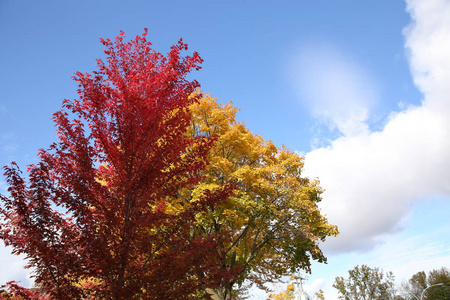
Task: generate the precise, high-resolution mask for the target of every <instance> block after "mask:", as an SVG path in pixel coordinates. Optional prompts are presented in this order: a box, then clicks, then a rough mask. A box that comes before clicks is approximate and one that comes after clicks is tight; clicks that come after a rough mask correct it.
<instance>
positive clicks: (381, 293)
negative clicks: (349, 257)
mask: <svg viewBox="0 0 450 300" xmlns="http://www.w3.org/2000/svg"><path fill="white" fill-rule="evenodd" d="M348 274H349V277H348V278H347V279H344V278H343V277H336V279H335V283H334V284H333V287H334V288H336V289H337V290H338V291H339V293H340V296H339V299H344V300H373V299H379V300H388V299H392V297H393V295H392V294H393V292H394V275H393V274H392V272H388V273H384V272H383V270H381V269H379V268H370V267H368V266H367V265H362V266H356V267H355V268H354V269H353V270H350V271H348Z"/></svg>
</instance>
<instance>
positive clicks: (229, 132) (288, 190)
mask: <svg viewBox="0 0 450 300" xmlns="http://www.w3.org/2000/svg"><path fill="white" fill-rule="evenodd" d="M190 109H191V112H192V126H191V129H190V132H191V134H192V136H205V137H215V142H214V146H213V147H212V148H211V150H210V152H209V154H208V161H209V162H210V163H209V165H208V166H207V167H206V169H205V171H204V178H203V180H202V182H201V184H199V185H198V186H196V188H195V189H194V190H193V191H192V192H189V193H186V194H185V195H184V197H188V198H195V197H196V195H198V194H201V193H202V191H203V190H204V189H210V190H215V189H216V188H220V187H221V186H223V185H226V184H231V183H232V184H233V185H234V186H235V189H234V191H233V195H232V197H230V198H229V199H228V200H227V201H225V202H223V204H221V205H218V206H215V207H214V209H213V210H211V211H209V212H207V213H206V212H203V213H201V214H199V216H198V223H197V229H198V230H199V232H201V233H206V234H219V235H223V234H228V235H229V239H228V240H224V241H225V242H226V243H225V244H224V245H223V246H222V252H220V253H219V254H220V255H221V256H222V259H223V260H224V262H225V263H224V265H223V269H224V270H229V271H230V272H232V273H233V274H236V276H235V277H234V278H233V279H232V280H231V281H229V282H226V283H223V284H222V285H221V287H220V289H216V290H215V291H214V293H215V294H216V295H217V296H218V297H219V298H221V299H228V297H231V295H232V294H233V291H232V290H233V287H236V286H239V285H241V284H242V283H243V282H244V281H248V282H250V283H256V284H257V285H258V286H259V287H261V288H264V285H263V284H264V283H268V282H273V281H276V280H278V279H279V278H281V277H282V276H286V275H290V274H293V273H295V272H296V271H298V270H299V269H304V270H306V271H309V267H310V262H311V259H316V260H318V261H319V262H326V257H325V256H324V255H323V253H322V251H321V250H320V248H319V242H320V241H324V240H325V239H326V238H327V237H328V236H335V235H337V234H338V232H337V228H336V226H334V225H331V224H329V223H328V222H327V219H326V217H325V216H323V215H322V214H321V212H320V209H319V207H318V203H319V202H320V201H321V197H320V195H321V193H322V189H321V188H320V186H319V183H318V181H315V180H310V179H308V178H306V177H304V176H302V168H303V157H301V156H299V155H298V154H297V153H295V152H292V151H290V150H289V149H287V148H286V147H284V146H283V147H281V148H279V147H276V146H275V145H274V144H273V143H272V142H271V141H266V140H264V139H263V138H262V137H261V136H259V135H256V134H254V133H252V132H251V131H250V130H249V129H248V128H247V127H246V126H245V124H244V123H240V122H237V121H236V112H237V109H236V107H234V106H233V105H232V103H231V102H229V103H225V104H220V103H218V102H217V99H215V98H213V97H211V96H210V95H208V94H205V95H204V96H203V97H202V98H201V99H200V101H199V102H197V103H194V104H192V105H191V107H190Z"/></svg>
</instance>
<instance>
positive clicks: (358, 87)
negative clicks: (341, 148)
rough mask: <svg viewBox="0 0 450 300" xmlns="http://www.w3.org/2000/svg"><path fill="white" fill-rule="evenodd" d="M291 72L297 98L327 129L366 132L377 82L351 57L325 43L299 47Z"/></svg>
mask: <svg viewBox="0 0 450 300" xmlns="http://www.w3.org/2000/svg"><path fill="white" fill-rule="evenodd" d="M293 61H294V63H293V64H292V65H291V74H292V76H293V78H294V81H293V82H294V86H295V89H297V92H298V94H299V97H300V99H301V101H302V102H303V103H304V104H305V105H306V106H308V107H309V108H310V109H311V111H312V113H313V114H314V115H315V117H316V118H317V119H318V120H320V121H321V122H323V123H324V124H325V125H326V126H327V127H328V129H329V130H331V131H334V130H337V131H339V132H340V133H341V134H343V135H345V136H353V135H359V134H361V133H366V132H367V131H368V127H367V124H366V121H367V120H368V118H369V111H370V109H371V108H373V107H374V106H375V105H376V103H377V102H378V100H377V97H378V92H377V86H376V84H375V83H374V80H373V79H372V78H371V77H370V75H369V74H368V73H367V72H366V71H365V70H364V69H363V68H361V67H360V66H359V64H357V63H356V62H355V61H354V60H353V59H352V58H350V57H348V56H347V55H345V54H344V53H343V52H342V51H340V50H339V49H338V48H337V47H335V46H333V45H329V44H317V45H314V44H310V45H307V46H304V47H302V49H301V50H300V52H299V53H298V55H297V56H296V57H295V58H294V59H293Z"/></svg>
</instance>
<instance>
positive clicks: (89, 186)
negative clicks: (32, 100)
mask: <svg viewBox="0 0 450 300" xmlns="http://www.w3.org/2000/svg"><path fill="white" fill-rule="evenodd" d="M146 34H147V30H145V33H144V34H143V35H142V36H137V37H136V38H135V39H133V40H131V41H130V42H124V41H123V38H124V33H123V32H121V34H120V36H118V37H117V38H116V40H115V41H114V42H112V41H110V40H109V39H107V40H101V42H102V43H103V44H104V45H105V46H106V48H107V50H106V51H105V53H106V55H107V58H106V62H104V61H102V60H101V59H99V60H98V61H97V65H98V68H99V70H98V71H96V72H93V73H92V74H88V73H80V72H77V73H76V74H75V76H74V80H76V81H77V82H78V83H79V85H78V86H79V89H78V93H79V95H80V97H79V99H75V100H64V102H63V110H62V111H59V112H57V113H55V114H54V121H55V123H56V127H57V132H58V138H59V142H58V143H54V144H53V145H52V146H51V147H50V149H49V150H42V149H41V150H40V152H39V156H40V159H41V160H40V162H39V163H38V164H37V165H31V166H29V170H28V172H29V183H26V182H25V180H24V179H23V178H22V177H21V172H20V170H19V168H18V167H17V165H15V164H14V163H13V164H12V165H11V166H10V167H5V170H6V171H5V175H6V178H7V182H8V184H9V186H10V188H9V189H8V190H9V193H10V196H9V197H7V196H3V195H0V198H1V200H2V202H3V207H2V208H0V215H2V216H3V222H2V223H1V224H0V226H1V227H0V238H1V239H2V240H3V241H4V242H5V244H6V245H11V246H12V247H13V249H14V250H13V253H15V254H22V253H24V254H26V255H27V259H28V262H29V264H28V266H29V267H33V268H34V270H35V273H34V276H35V280H36V282H37V283H38V284H39V285H40V287H41V289H42V290H43V291H45V292H46V293H47V297H50V299H58V300H63V299H191V298H197V297H198V296H196V293H197V292H198V291H201V290H204V289H205V288H206V287H214V285H215V284H216V283H217V282H219V281H220V280H221V279H223V276H227V275H229V274H221V273H220V272H219V271H218V270H220V266H219V265H220V259H218V255H217V249H218V246H217V245H218V243H219V242H220V239H222V238H223V237H222V236H213V235H209V236H208V235H204V236H199V237H195V236H192V233H191V232H192V230H191V228H192V226H193V224H194V222H195V215H196V214H197V213H199V212H201V211H205V210H208V208H210V207H211V206H213V205H214V204H215V203H217V202H220V201H223V200H224V199H225V198H227V197H228V196H229V194H230V189H231V188H230V187H228V186H224V187H223V188H222V189H221V190H218V191H216V192H214V193H213V192H207V193H205V196H204V197H203V199H202V200H201V201H197V202H195V203H189V202H188V203H184V205H185V210H183V211H181V212H179V213H177V214H175V213H173V212H169V211H167V204H166V201H167V199H169V198H170V197H172V196H173V195H175V194H177V192H178V191H179V190H180V189H183V188H190V187H192V186H193V185H195V184H196V183H197V182H198V181H199V177H200V173H201V171H202V170H203V169H204V166H205V164H206V163H207V162H206V158H205V157H206V154H207V152H208V150H209V149H210V147H211V144H212V140H211V139H208V138H204V137H197V138H188V137H187V135H186V128H187V126H189V123H190V115H189V110H188V106H189V105H190V104H192V103H193V102H194V101H198V97H200V95H198V94H194V95H196V96H191V95H193V91H194V90H195V89H196V88H197V87H198V86H199V84H198V83H197V82H196V81H188V80H187V79H186V75H187V74H188V73H189V72H190V71H191V70H192V69H199V68H200V64H201V62H202V59H201V58H200V56H199V55H198V54H197V53H196V52H194V53H193V54H192V56H181V52H182V51H183V50H186V49H187V45H186V44H184V43H183V42H182V41H181V40H180V41H179V42H178V44H176V45H174V46H172V47H171V51H170V52H169V53H168V54H167V56H164V55H162V54H161V53H159V52H156V51H154V50H153V49H152V48H151V43H150V42H148V41H147V40H146V38H145V36H146ZM214 249H216V250H214ZM30 299H32V298H30Z"/></svg>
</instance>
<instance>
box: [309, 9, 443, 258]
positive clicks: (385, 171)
mask: <svg viewBox="0 0 450 300" xmlns="http://www.w3.org/2000/svg"><path fill="white" fill-rule="evenodd" d="M407 2H408V11H409V12H410V13H411V16H412V20H413V22H412V24H411V25H410V26H409V27H408V28H407V29H406V30H405V37H406V47H407V48H408V50H409V52H410V59H411V69H412V73H413V76H414V80H415V82H416V84H417V85H418V87H419V88H420V90H421V91H422V92H423V93H424V100H423V103H422V105H421V106H420V107H411V108H408V109H406V110H404V111H402V112H400V113H396V114H393V115H391V116H390V118H389V120H388V122H387V124H386V125H385V127H384V128H383V130H381V131H380V132H370V131H369V130H367V125H366V123H365V122H366V121H367V115H368V112H369V109H370V107H371V105H373V99H376V97H375V96H373V95H372V93H371V90H370V89H364V87H365V86H366V84H367V82H368V81H367V80H366V79H364V76H359V75H358V76H356V77H355V76H353V77H352V76H348V75H347V74H348V73H349V71H348V70H353V73H351V74H354V75H355V74H363V73H364V72H361V71H356V72H355V71H354V70H357V68H355V67H354V66H350V67H349V68H347V67H346V66H347V62H346V61H345V59H344V60H343V65H342V67H340V68H335V70H336V72H341V71H342V72H343V73H344V74H345V76H344V77H343V78H345V80H356V81H355V82H354V83H353V84H352V85H351V86H347V88H346V89H347V90H344V91H342V90H339V89H338V91H337V92H333V91H334V90H335V89H336V88H335V84H334V83H333V81H332V80H331V81H330V80H329V79H328V77H327V76H329V75H326V74H321V73H320V70H321V69H322V68H323V66H322V63H318V71H315V72H312V73H311V79H312V83H313V84H312V86H311V89H317V91H313V90H311V91H310V95H311V97H312V99H314V100H315V101H316V100H317V103H316V104H312V110H313V112H314V113H315V114H316V115H318V116H319V117H320V114H321V113H320V110H321V109H322V108H323V107H326V106H328V105H331V108H336V107H337V108H338V110H336V111H334V112H335V114H333V113H331V116H330V117H329V119H330V120H331V121H332V122H334V123H335V124H336V127H337V128H338V129H339V130H340V131H341V132H342V133H343V134H344V136H342V137H340V138H338V139H336V140H334V141H332V143H331V144H330V145H329V146H328V147H325V148H320V149H316V150H313V151H312V152H310V153H308V154H307V155H306V165H305V172H306V174H307V175H309V176H312V177H316V176H317V177H319V178H320V180H321V185H322V186H323V187H324V188H325V189H326V191H325V193H324V201H323V204H322V207H323V211H324V213H326V214H327V215H328V217H329V220H330V222H331V223H333V224H337V225H338V226H339V227H340V231H341V235H340V236H339V237H338V238H335V239H330V241H329V242H327V243H326V244H325V245H324V246H325V249H326V250H328V251H332V252H345V251H351V250H357V251H364V250H368V249H372V248H373V247H374V246H375V245H376V244H378V243H380V242H381V241H383V236H384V235H385V234H387V233H393V232H396V231H398V230H399V229H400V228H401V225H402V219H403V218H404V217H405V216H407V214H408V213H409V212H410V210H411V208H412V207H413V204H414V203H415V202H416V201H417V200H419V199H421V198H423V197H430V196H449V195H450V172H448V170H449V169H450V151H449V149H450V118H449V117H448V116H449V115H450V114H449V113H450V84H449V82H450V18H448V16H449V15H450V2H449V1H444V0H426V1H425V0H422V1H416V0H414V1H407ZM312 63H316V62H314V61H312ZM323 64H324V65H329V64H330V62H328V61H325V62H324V63H323ZM310 69H312V67H308V68H307V69H306V70H310ZM332 69H333V68H332ZM333 73H334V72H332V74H333ZM302 76H308V75H307V74H306V75H302ZM321 76H322V77H323V80H322V82H323V83H324V85H323V86H319V85H317V82H320V80H318V79H317V78H316V77H319V78H320V77H321ZM334 77H336V78H339V74H338V73H336V75H335V76H332V78H334ZM305 78H307V77H305ZM361 78H362V81H361ZM327 82H332V84H331V86H330V85H327V84H326V83H327ZM336 82H337V81H336ZM358 82H359V83H358ZM323 90H326V91H327V92H326V94H323ZM327 95H329V96H330V97H331V100H330V101H331V102H330V103H329V102H327V101H325V100H323V98H324V97H325V96H327ZM345 95H348V96H349V97H348V98H346V99H345V101H344V102H343V108H345V111H344V112H343V111H339V108H340V103H338V100H339V97H342V96H345ZM367 99H368V100H367ZM394 100H395V99H394ZM328 114H329V113H328V112H327V110H326V109H325V115H328ZM346 120H348V121H346ZM352 126H355V130H352V129H351V128H352Z"/></svg>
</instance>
